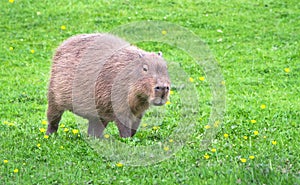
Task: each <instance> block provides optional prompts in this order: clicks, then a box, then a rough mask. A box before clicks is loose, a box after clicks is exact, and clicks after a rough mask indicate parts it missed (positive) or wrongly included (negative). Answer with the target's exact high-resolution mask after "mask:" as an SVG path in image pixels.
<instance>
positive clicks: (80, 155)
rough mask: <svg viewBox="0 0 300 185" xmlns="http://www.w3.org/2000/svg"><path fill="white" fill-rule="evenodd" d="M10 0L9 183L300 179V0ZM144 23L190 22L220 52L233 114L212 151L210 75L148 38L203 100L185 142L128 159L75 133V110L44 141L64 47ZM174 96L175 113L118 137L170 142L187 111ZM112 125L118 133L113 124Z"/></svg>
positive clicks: (3, 88) (5, 80)
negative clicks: (164, 153)
mask: <svg viewBox="0 0 300 185" xmlns="http://www.w3.org/2000/svg"><path fill="white" fill-rule="evenodd" d="M11 2H12V3H11ZM0 7H1V10H2V11H1V12H0V23H1V24H0V29H1V32H0V38H1V42H0V48H1V49H0V59H1V60H0V62H1V65H0V74H1V78H0V84H1V85H0V130H1V131H0V138H1V139H0V184H300V179H299V178H300V163H299V158H300V154H299V153H300V149H299V143H300V139H299V138H300V133H299V130H300V126H299V124H300V104H299V102H300V98H299V94H300V87H299V79H300V72H299V71H300V63H299V61H300V49H299V48H300V43H299V40H300V36H299V29H300V22H299V17H300V13H299V8H300V7H299V3H298V1H296V0H290V1H272V0H265V1H262V0H259V1H248V0H243V1H242V2H241V1H236V0H228V1H196V2H194V1H185V2H182V1H172V2H171V1H158V2H154V1H146V2H144V3H139V1H120V2H119V1H92V0H86V1H77V0H71V1H56V2H55V1H46V2H42V1H22V0H15V1H1V2H0ZM142 20H162V21H168V22H172V23H174V24H177V25H180V26H183V27H186V28H187V29H188V30H191V31H192V32H194V33H195V34H196V35H197V36H198V37H199V38H201V39H202V40H203V41H204V42H206V43H207V45H208V46H209V47H210V49H211V51H212V53H213V55H214V57H215V58H216V60H217V61H218V64H219V67H220V68H221V70H222V73H223V76H224V79H225V81H226V115H225V117H224V119H223V123H222V124H221V128H220V131H219V132H218V133H217V135H216V136H215V138H214V140H213V142H212V143H211V145H210V146H209V147H208V148H207V149H206V150H202V149H201V140H202V139H203V138H202V135H203V133H204V132H205V130H206V129H207V127H206V125H207V122H208V119H209V114H210V107H211V102H210V100H211V94H210V90H209V84H208V82H207V81H206V80H204V81H200V80H198V78H199V77H202V76H204V77H206V76H205V73H204V72H203V70H202V69H201V66H200V67H199V66H196V65H190V62H189V61H192V59H191V57H189V56H188V55H187V54H186V53H184V52H182V51H180V50H178V49H176V48H172V47H170V46H167V45H160V44H158V43H140V44H139V45H140V47H142V48H144V49H147V50H153V51H156V50H162V51H163V52H164V56H165V58H166V59H168V60H169V61H174V62H175V63H180V64H181V66H182V68H183V69H184V71H185V73H186V74H187V77H188V78H190V77H191V78H193V79H194V82H193V83H190V82H188V81H187V84H189V83H190V84H192V85H193V87H194V89H195V91H196V92H195V93H196V94H197V95H198V97H199V100H198V103H199V106H200V110H199V111H198V114H197V115H196V116H195V117H193V118H195V120H196V124H195V126H194V131H193V132H192V133H189V134H188V137H189V139H188V142H186V144H185V145H184V146H183V148H182V149H180V150H179V151H178V152H177V153H175V154H174V155H172V156H171V157H170V158H169V159H167V160H164V161H162V162H160V163H156V164H152V165H148V166H135V167H133V166H129V165H126V164H122V161H115V160H111V159H109V158H107V157H103V156H101V155H99V154H98V153H97V152H96V151H95V150H93V148H91V147H90V145H89V144H88V143H87V142H86V141H85V140H84V139H83V136H84V133H83V132H84V131H81V133H80V134H73V132H72V130H74V129H75V130H76V129H78V127H77V125H76V123H75V121H76V118H75V117H74V116H73V115H72V114H71V113H67V114H65V115H64V117H63V120H62V122H61V123H62V124H63V125H64V128H60V129H59V133H58V134H56V135H53V136H50V137H49V138H44V133H43V132H41V131H43V130H42V128H46V125H44V124H42V123H45V122H44V120H45V119H46V116H45V112H46V107H47V99H46V94H47V85H48V80H49V71H50V66H51V57H52V55H53V53H54V50H55V48H56V47H57V46H58V45H59V44H60V43H61V42H62V41H63V40H65V39H66V38H68V37H70V36H72V35H75V34H78V33H93V32H109V31H110V30H111V29H113V28H115V27H117V26H120V25H123V24H126V23H130V22H134V21H142ZM62 26H65V29H62ZM218 30H219V31H218ZM220 30H221V31H220ZM175 90H176V89H175ZM175 90H174V91H175ZM172 97H173V100H174V101H173V102H172V99H171V104H170V105H167V106H166V108H165V109H166V113H165V114H166V118H164V119H165V121H164V122H162V123H161V124H159V125H151V124H150V123H149V122H148V125H147V126H145V127H141V129H140V131H139V132H138V134H137V135H136V136H135V137H134V138H133V139H118V140H119V141H120V142H123V143H126V144H128V145H131V146H132V145H133V146H135V145H136V146H139V145H141V146H142V145H145V146H147V145H152V144H153V143H156V142H158V141H160V140H166V138H168V136H169V133H170V132H169V131H170V130H172V129H175V128H176V127H177V126H178V124H179V123H178V122H177V120H176V118H178V119H180V116H182V115H180V114H179V115H177V117H176V113H177V112H176V110H178V104H177V103H176V101H177V100H178V102H179V99H180V98H181V97H180V96H178V94H177V95H176V91H175V94H174V95H173V96H171V98H172ZM263 104H264V105H265V108H264V107H262V108H263V109H262V108H261V105H263ZM152 114H155V112H152ZM168 115H169V116H168ZM171 115H172V116H171ZM174 115H175V116H174ZM150 118H151V112H150V113H149V116H148V117H147V118H146V119H150ZM172 118H174V119H172ZM146 119H145V123H146ZM195 120H194V121H195ZM251 120H255V121H251ZM146 124H147V123H146ZM176 124H177V125H176ZM153 126H157V128H158V129H154V128H153ZM158 126H159V127H158ZM65 128H67V129H69V131H66V130H64V129H65ZM106 132H107V133H108V134H110V135H112V136H117V130H116V128H115V127H114V125H112V124H111V125H110V126H109V128H108V129H107V131H106ZM250 156H251V157H250ZM253 157H254V158H253ZM251 158H252V159H251ZM146 162H147V161H145V163H146Z"/></svg>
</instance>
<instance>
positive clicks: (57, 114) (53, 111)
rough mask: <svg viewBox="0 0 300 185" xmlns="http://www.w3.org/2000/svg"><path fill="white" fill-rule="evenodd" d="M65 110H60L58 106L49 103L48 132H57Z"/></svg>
mask: <svg viewBox="0 0 300 185" xmlns="http://www.w3.org/2000/svg"><path fill="white" fill-rule="evenodd" d="M63 113H64V111H63V110H58V109H57V108H56V107H54V106H51V105H49V106H48V111H47V119H48V129H47V132H46V134H47V135H49V134H52V133H53V132H57V129H58V124H59V121H60V120H61V116H62V115H63Z"/></svg>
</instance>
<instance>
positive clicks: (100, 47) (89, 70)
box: [47, 34, 170, 137]
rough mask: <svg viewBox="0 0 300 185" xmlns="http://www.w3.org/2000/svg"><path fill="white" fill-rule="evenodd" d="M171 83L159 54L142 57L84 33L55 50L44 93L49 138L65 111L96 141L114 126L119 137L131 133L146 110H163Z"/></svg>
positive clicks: (114, 40) (118, 42)
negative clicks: (82, 120) (83, 123)
mask: <svg viewBox="0 0 300 185" xmlns="http://www.w3.org/2000/svg"><path fill="white" fill-rule="evenodd" d="M169 89H170V80H169V76H168V72H167V66H166V62H165V61H164V60H163V58H162V56H161V53H158V54H156V53H149V52H145V51H143V50H141V49H138V48H137V47H134V46H131V45H130V44H129V43H127V42H126V41H124V40H122V39H120V38H118V37H116V36H113V35H110V34H83V35H77V36H74V37H71V38H69V39H68V40H66V41H65V42H63V43H62V44H61V46H60V47H58V49H57V51H56V53H55V55H54V57H53V64H52V71H51V79H50V84H49V90H48V111H47V118H48V129H47V134H51V133H53V132H56V131H57V129H58V124H59V121H60V119H61V116H62V114H63V112H64V111H65V110H69V111H72V112H74V113H75V114H77V115H79V116H82V117H84V118H86V119H88V120H89V127H88V133H89V135H91V136H96V137H100V136H101V135H102V132H103V130H104V129H105V127H106V126H107V124H108V122H110V121H114V122H115V123H116V125H117V127H118V129H119V132H120V136H121V137H131V136H133V135H134V134H135V132H136V130H137V128H138V126H139V123H140V120H141V119H142V116H143V114H144V112H145V111H146V110H147V109H148V108H149V106H150V105H156V106H159V105H163V104H165V103H166V101H167V99H168V96H169Z"/></svg>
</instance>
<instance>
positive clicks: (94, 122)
mask: <svg viewBox="0 0 300 185" xmlns="http://www.w3.org/2000/svg"><path fill="white" fill-rule="evenodd" d="M107 124H108V122H107V121H105V120H102V119H101V120H100V119H99V118H91V119H89V127H88V135H89V136H92V137H96V138H100V137H101V136H102V133H103V130H104V129H105V128H106V126H107Z"/></svg>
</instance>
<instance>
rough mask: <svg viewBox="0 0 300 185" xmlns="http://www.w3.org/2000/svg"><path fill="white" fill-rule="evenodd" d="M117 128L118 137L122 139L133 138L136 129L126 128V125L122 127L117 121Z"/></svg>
mask: <svg viewBox="0 0 300 185" xmlns="http://www.w3.org/2000/svg"><path fill="white" fill-rule="evenodd" d="M117 127H118V130H119V134H120V137H123V138H126V137H133V136H134V135H135V133H136V129H134V128H128V127H127V126H126V125H124V124H123V123H121V122H120V121H117Z"/></svg>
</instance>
